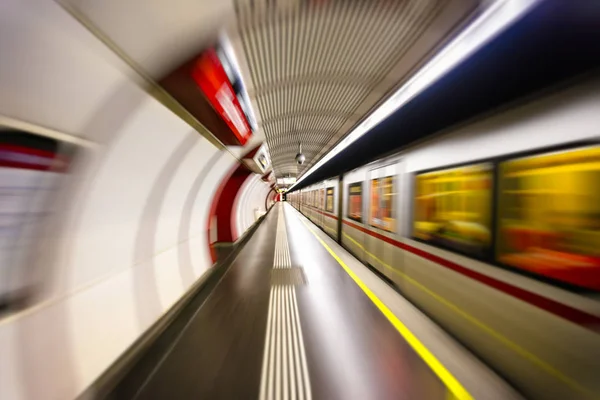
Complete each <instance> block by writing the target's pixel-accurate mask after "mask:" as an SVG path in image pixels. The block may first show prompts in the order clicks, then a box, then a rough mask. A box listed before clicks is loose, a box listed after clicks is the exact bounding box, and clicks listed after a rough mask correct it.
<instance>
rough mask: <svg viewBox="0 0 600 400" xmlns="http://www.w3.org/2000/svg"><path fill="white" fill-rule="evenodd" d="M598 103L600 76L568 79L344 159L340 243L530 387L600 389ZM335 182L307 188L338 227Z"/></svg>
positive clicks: (554, 392)
mask: <svg viewBox="0 0 600 400" xmlns="http://www.w3.org/2000/svg"><path fill="white" fill-rule="evenodd" d="M598 109H600V81H596V82H593V83H592V84H588V85H587V86H584V85H581V86H578V87H571V88H569V89H567V90H565V91H562V92H558V93H555V94H553V95H551V96H547V97H544V98H541V99H538V100H536V101H534V102H530V103H528V104H526V105H523V106H520V107H518V108H514V109H512V110H508V111H505V112H502V113H498V114H496V115H494V116H492V117H489V118H486V119H484V120H480V121H478V122H475V123H471V124H469V125H467V126H464V127H462V128H459V129H455V130H454V131H451V132H448V133H446V134H445V135H443V136H439V137H437V138H435V139H433V140H430V141H428V142H426V143H423V144H420V145H418V146H414V147H412V148H409V149H406V150H404V151H402V152H401V153H399V154H398V155H396V156H392V157H390V158H386V159H382V160H379V161H376V162H373V163H371V164H369V165H366V166H363V167H360V168H357V169H355V170H352V171H350V172H347V173H345V174H344V175H343V180H342V187H343V190H342V193H341V196H342V199H341V200H342V201H341V209H340V210H337V209H335V204H336V203H337V201H336V200H335V197H334V211H335V213H336V214H337V215H338V217H340V218H341V219H342V232H341V233H342V237H341V243H342V245H343V246H344V247H345V248H346V249H348V250H349V251H350V252H351V253H353V254H354V255H355V256H356V257H357V258H358V259H360V260H361V261H362V262H364V263H365V264H369V265H371V266H372V267H373V268H374V269H376V270H378V271H379V272H380V273H382V274H383V275H385V276H386V277H387V278H389V279H390V280H391V281H393V282H394V283H395V284H396V285H397V287H398V288H399V290H400V291H401V292H402V294H403V295H404V296H406V297H407V298H408V299H410V300H411V301H412V302H413V303H415V304H416V305H418V306H419V307H420V308H421V309H422V310H423V311H424V312H426V313H427V314H428V315H429V316H431V317H432V318H434V319H435V320H436V321H437V322H438V323H439V324H440V325H441V326H443V327H444V328H445V329H446V330H448V331H449V332H450V333H452V334H453V335H454V336H456V337H457V338H458V339H459V340H461V341H462V342H463V343H464V344H465V345H466V346H468V347H469V348H470V349H472V350H473V351H474V352H475V353H476V354H477V355H478V356H479V357H481V358H482V359H483V360H485V361H486V362H487V363H488V364H490V365H492V366H493V367H494V368H496V369H497V370H498V371H499V372H501V373H502V374H503V375H504V376H505V377H506V378H507V379H509V380H510V381H511V382H512V383H513V384H514V385H515V386H516V387H518V388H519V389H520V390H521V391H522V392H523V393H524V394H525V395H527V396H528V397H531V398H548V399H565V398H569V399H580V398H581V399H587V398H600V381H599V380H598V379H597V372H596V371H598V370H599V369H600V334H599V332H600V330H599V326H600V301H598V300H597V296H595V295H591V296H590V295H586V294H584V293H583V294H582V292H581V289H582V288H583V289H585V290H588V293H589V290H592V291H596V293H597V292H598V291H600V250H597V249H600V167H599V165H600V141H599V139H600V131H598V129H597V127H598V126H600V114H599V113H598V112H597V110H598ZM565 132H568V133H569V136H566V134H565ZM338 186H339V185H337V184H336V185H331V187H334V188H335V187H338ZM328 187H330V182H320V183H318V184H315V185H312V186H311V187H308V188H305V189H303V190H308V191H309V193H311V196H309V197H307V204H308V207H306V210H308V212H305V215H306V214H308V215H307V216H309V218H310V219H311V220H312V221H313V222H315V223H316V224H318V225H320V226H322V227H324V230H325V231H326V232H327V233H328V234H331V232H329V229H328V228H332V227H333V226H332V225H328V224H327V221H328V219H329V218H325V219H318V217H317V214H319V215H321V217H323V216H324V215H326V212H327V210H326V209H327V207H328V205H327V204H328V203H327V189H328ZM319 190H323V191H324V192H325V204H324V205H323V206H322V207H323V208H325V210H320V211H321V213H317V212H316V207H315V204H316V202H317V201H318V200H317V199H318V198H319V197H318V191H319ZM338 195H339V194H338ZM334 196H335V189H334ZM301 203H304V202H303V201H301ZM331 220H332V222H333V221H334V219H332V218H331ZM539 260H544V263H540V261H539ZM507 266H508V267H510V268H507ZM518 272H522V273H518ZM564 284H567V285H568V286H569V288H570V289H569V288H567V289H565V288H564ZM575 287H579V289H578V290H573V288H575Z"/></svg>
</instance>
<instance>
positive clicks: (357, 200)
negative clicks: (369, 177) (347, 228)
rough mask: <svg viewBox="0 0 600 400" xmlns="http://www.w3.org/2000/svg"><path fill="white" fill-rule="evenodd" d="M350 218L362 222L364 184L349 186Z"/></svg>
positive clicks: (358, 183)
mask: <svg viewBox="0 0 600 400" xmlns="http://www.w3.org/2000/svg"><path fill="white" fill-rule="evenodd" d="M347 216H348V218H350V219H353V220H354V221H358V222H362V183H361V182H357V183H352V184H350V185H348V215H347Z"/></svg>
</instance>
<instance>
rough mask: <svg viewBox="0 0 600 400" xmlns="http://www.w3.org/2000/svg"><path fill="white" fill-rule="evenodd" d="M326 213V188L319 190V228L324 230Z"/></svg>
mask: <svg viewBox="0 0 600 400" xmlns="http://www.w3.org/2000/svg"><path fill="white" fill-rule="evenodd" d="M324 212H325V189H324V188H320V189H319V212H318V219H319V226H320V227H321V229H323V230H325V215H324V214H323V213H324Z"/></svg>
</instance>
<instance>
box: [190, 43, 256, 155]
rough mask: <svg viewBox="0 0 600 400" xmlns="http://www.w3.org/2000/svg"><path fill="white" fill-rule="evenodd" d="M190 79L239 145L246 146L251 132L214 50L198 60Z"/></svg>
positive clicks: (205, 53) (206, 52) (208, 51)
mask: <svg viewBox="0 0 600 400" xmlns="http://www.w3.org/2000/svg"><path fill="white" fill-rule="evenodd" d="M192 78H193V79H194V81H195V82H196V84H197V85H198V86H199V87H200V89H201V90H202V92H203V93H204V95H205V96H206V98H207V99H208V101H209V102H210V104H211V105H212V106H213V108H214V109H215V111H216V112H217V113H218V114H219V115H220V116H221V118H222V119H223V120H224V121H225V122H226V123H227V125H228V126H229V128H230V129H231V130H232V131H233V133H234V135H235V136H236V137H237V138H238V140H239V141H240V144H241V145H242V146H243V145H244V144H246V142H247V141H248V139H249V138H250V136H251V135H252V130H251V129H250V125H249V124H248V121H247V120H246V116H245V115H244V112H243V111H242V107H241V106H240V102H239V101H238V99H237V96H236V95H235V92H234V91H233V87H232V86H231V83H230V82H229V79H228V78H227V74H226V73H225V70H224V69H223V66H222V65H221V61H220V60H219V57H218V56H217V53H216V52H215V50H214V49H209V50H207V51H205V52H204V53H202V55H201V56H200V57H199V58H198V60H197V61H196V64H195V65H194V68H193V70H192Z"/></svg>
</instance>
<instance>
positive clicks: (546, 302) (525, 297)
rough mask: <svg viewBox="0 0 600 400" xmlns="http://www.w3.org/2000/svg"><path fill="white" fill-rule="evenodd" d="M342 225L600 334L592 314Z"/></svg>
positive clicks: (363, 228) (368, 232)
mask: <svg viewBox="0 0 600 400" xmlns="http://www.w3.org/2000/svg"><path fill="white" fill-rule="evenodd" d="M343 223H344V224H346V225H348V226H350V227H352V228H354V229H358V230H359V231H361V232H364V233H366V234H368V235H371V236H373V237H375V238H377V239H380V240H383V241H384V242H386V243H389V244H391V245H393V246H396V247H399V248H401V249H402V250H406V251H408V252H410V253H413V254H415V255H417V256H419V257H421V258H424V259H426V260H428V261H432V262H434V263H436V264H438V265H441V266H443V267H446V268H448V269H451V270H453V271H455V272H458V273H459V274H462V275H464V276H467V277H469V278H471V279H474V280H476V281H478V282H480V283H482V284H484V285H487V286H489V287H492V288H494V289H496V290H499V291H501V292H503V293H506V294H508V295H509V296H513V297H515V298H518V299H519V300H522V301H524V302H527V303H529V304H531V305H533V306H535V307H537V308H540V309H542V310H544V311H547V312H549V313H551V314H554V315H556V316H557V317H560V318H564V319H566V320H569V321H571V322H573V323H575V324H578V325H581V326H584V327H586V328H590V329H593V330H598V329H599V328H600V317H597V316H595V315H593V314H588V313H586V312H585V311H581V310H578V309H576V308H573V307H570V306H568V305H565V304H562V303H559V302H557V301H555V300H552V299H549V298H547V297H544V296H541V295H539V294H536V293H533V292H529V291H527V290H525V289H521V288H520V287H517V286H513V285H511V284H509V283H506V282H503V281H500V280H498V279H495V278H492V277H490V276H488V275H484V274H482V273H480V272H477V271H473V270H472V269H469V268H466V267H464V266H462V265H460V264H457V263H454V262H452V261H450V260H447V259H445V258H442V257H440V256H436V255H435V254H431V253H429V252H426V251H424V250H421V249H418V248H416V247H414V246H410V245H408V244H406V243H401V242H399V241H397V240H394V239H392V238H389V237H387V236H385V235H382V234H380V233H377V232H374V231H371V230H369V229H367V228H365V227H362V226H360V225H357V224H354V223H352V222H349V221H346V220H343Z"/></svg>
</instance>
